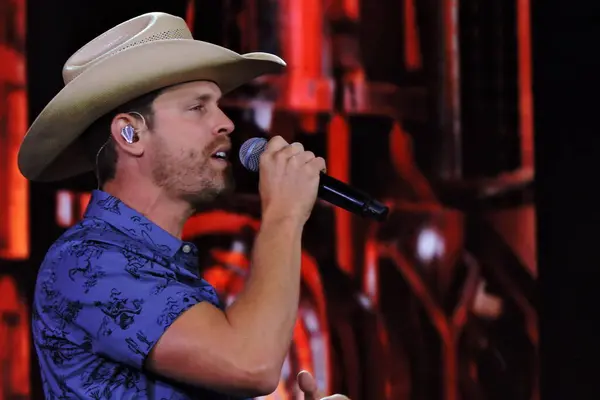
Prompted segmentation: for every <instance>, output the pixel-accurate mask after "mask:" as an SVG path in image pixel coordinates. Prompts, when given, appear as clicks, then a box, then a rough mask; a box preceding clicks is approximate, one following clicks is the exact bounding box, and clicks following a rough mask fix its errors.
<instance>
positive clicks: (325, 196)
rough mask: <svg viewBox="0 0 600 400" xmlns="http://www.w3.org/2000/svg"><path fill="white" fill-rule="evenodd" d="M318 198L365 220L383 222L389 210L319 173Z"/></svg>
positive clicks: (366, 195) (363, 194)
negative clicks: (370, 219)
mask: <svg viewBox="0 0 600 400" xmlns="http://www.w3.org/2000/svg"><path fill="white" fill-rule="evenodd" d="M320 179H321V180H320V182H319V192H318V197H319V198H320V199H322V200H325V201H327V202H328V203H331V204H333V205H334V206H338V207H341V208H343V209H344V210H346V211H349V212H351V213H353V214H357V215H360V216H362V217H365V218H372V219H375V220H377V221H383V220H385V218H386V217H387V214H388V212H389V208H388V207H387V206H385V205H384V204H382V203H380V202H379V201H377V200H375V199H373V198H371V197H370V196H369V195H368V194H366V193H364V192H361V191H360V190H358V189H355V188H353V187H351V186H349V185H347V184H346V183H344V182H342V181H339V180H337V179H335V178H332V177H331V176H329V175H326V174H324V173H322V172H321V178H320Z"/></svg>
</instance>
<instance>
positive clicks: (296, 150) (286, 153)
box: [276, 142, 304, 160]
mask: <svg viewBox="0 0 600 400" xmlns="http://www.w3.org/2000/svg"><path fill="white" fill-rule="evenodd" d="M303 151H304V146H303V145H302V143H298V142H294V143H291V144H289V145H287V146H285V147H283V148H281V149H280V150H279V151H278V152H277V154H276V155H277V157H282V158H284V159H286V160H287V159H289V158H292V157H294V156H297V155H298V154H300V153H302V152H303Z"/></svg>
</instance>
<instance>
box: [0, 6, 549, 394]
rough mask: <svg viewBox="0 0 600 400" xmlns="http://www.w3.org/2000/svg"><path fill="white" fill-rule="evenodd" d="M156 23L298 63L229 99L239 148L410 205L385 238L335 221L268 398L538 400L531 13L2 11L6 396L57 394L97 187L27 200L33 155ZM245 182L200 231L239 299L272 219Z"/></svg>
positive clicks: (215, 268) (317, 246)
mask: <svg viewBox="0 0 600 400" xmlns="http://www.w3.org/2000/svg"><path fill="white" fill-rule="evenodd" d="M50 3H51V4H50ZM149 11H164V12H169V13H172V14H177V15H180V16H182V17H184V18H185V19H186V21H187V22H188V24H189V26H190V29H192V31H193V32H194V34H195V37H196V38H197V39H201V40H207V41H210V42H213V43H217V44H221V45H224V46H227V47H229V48H232V49H233V50H236V51H239V52H249V51H269V52H274V53H276V54H279V55H281V56H282V57H283V58H284V59H285V60H286V61H287V62H288V65H289V68H288V70H287V71H286V72H285V74H283V75H281V76H274V77H268V78H265V79H261V80H259V81H257V82H254V83H252V84H251V85H247V86H245V87H243V88H241V89H240V90H237V91H236V92H235V93H232V94H231V95H230V96H228V98H227V99H226V101H225V103H224V106H225V109H226V111H227V112H228V114H229V115H230V116H231V118H232V119H233V120H234V122H235V123H236V126H237V129H236V132H237V133H236V134H235V135H234V138H233V140H234V145H235V146H239V145H240V144H241V143H243V141H244V140H246V139H247V138H249V137H253V136H264V137H269V136H270V135H272V134H280V135H282V136H284V137H285V138H286V139H288V140H294V141H301V142H303V143H304V144H305V147H308V148H310V149H311V150H313V151H315V153H318V154H320V155H323V156H324V157H325V158H326V159H327V162H328V172H329V174H331V175H333V176H334V177H337V178H338V179H341V180H343V181H346V182H349V183H351V184H352V185H353V186H356V187H358V188H360V189H362V190H365V191H367V192H369V193H371V194H372V195H374V196H375V197H377V198H380V199H383V200H385V201H386V202H387V203H388V204H389V205H390V207H391V208H392V212H391V215H390V217H389V219H388V220H387V221H386V222H385V223H383V224H379V223H371V222H368V221H365V220H362V219H360V218H357V217H354V216H352V215H350V214H348V213H346V212H345V211H343V210H339V209H335V208H331V207H329V206H328V205H327V204H325V203H323V204H318V205H317V207H316V209H315V211H314V213H313V216H312V217H311V219H310V220H309V222H308V225H307V229H306V234H305V240H304V252H303V273H302V301H301V306H300V313H299V318H298V322H297V326H296V330H295V332H294V340H293V344H292V346H291V348H290V352H289V356H288V360H287V362H286V363H285V366H284V369H283V371H282V378H281V384H280V386H279V388H278V390H277V391H276V392H275V393H274V394H273V395H271V396H269V397H268V398H272V399H291V398H294V396H295V394H294V390H295V387H294V376H295V373H296V372H297V371H299V370H300V369H307V370H310V371H312V372H313V373H314V374H315V376H316V377H317V379H318V381H319V385H320V386H321V387H322V388H323V389H324V390H325V391H326V392H343V393H346V394H348V395H349V396H350V397H351V398H352V399H353V400H358V399H419V400H420V399H423V400H424V399H427V400H430V399H444V400H459V399H462V400H471V399H473V400H479V399H511V400H512V399H514V400H519V399H524V400H525V399H527V400H530V399H531V400H537V399H538V398H539V393H538V392H539V390H538V342H539V340H538V322H537V319H538V316H537V315H538V312H537V296H536V287H537V257H536V253H535V248H536V246H535V237H536V236H535V231H534V229H535V214H536V213H535V205H534V203H533V196H532V186H533V181H534V162H533V161H534V154H533V134H534V133H533V122H532V121H533V115H532V93H531V86H532V84H531V82H532V76H531V48H530V47H531V46H530V41H531V34H530V31H531V27H530V4H529V0H463V1H461V2H460V4H458V3H457V2H456V1H452V0H419V1H417V0H370V1H366V0H365V1H360V0H320V1H319V0H303V1H300V0H227V1H199V0H198V1H195V0H185V1H184V0H178V1H169V2H167V1H165V0H162V1H160V0H151V1H144V2H135V1H131V2H127V3H123V2H120V3H117V2H115V1H102V2H101V1H99V0H94V1H87V2H85V3H84V2H76V1H75V0H60V1H54V2H43V1H42V0H30V1H28V2H27V1H25V0H0V60H1V62H0V185H1V186H0V213H2V214H0V266H1V267H2V268H1V269H0V294H1V295H0V314H1V315H0V317H1V320H0V400H2V399H14V398H28V399H29V398H35V399H38V398H42V397H43V394H42V392H41V387H40V384H39V376H38V373H37V362H36V359H35V355H34V353H33V352H32V351H31V343H30V342H31V341H30V333H29V310H28V308H29V304H30V302H31V295H32V289H33V283H34V281H35V274H36V270H37V266H38V265H39V263H40V261H41V259H42V258H43V256H44V253H45V251H46V250H47V248H48V246H49V245H50V243H52V241H53V240H55V239H56V238H57V237H58V235H60V233H61V232H62V231H63V230H64V229H65V228H67V227H69V226H71V225H72V224H74V223H75V222H76V221H77V220H78V218H80V217H81V215H82V213H83V210H84V209H85V206H86V205H87V201H88V199H89V191H90V190H91V189H93V188H94V187H95V185H94V183H95V182H94V178H93V174H90V175H86V176H82V177H80V178H77V179H73V180H70V181H67V182H61V183H58V184H52V185H48V184H37V183H29V182H27V181H26V180H25V179H24V178H23V177H22V176H21V175H20V173H19V171H18V169H17V164H16V154H17V151H18V146H19V143H20V141H21V139H22V137H23V135H24V134H25V132H26V130H27V126H28V124H29V123H30V121H31V120H32V117H33V116H35V115H37V113H39V112H40V111H41V109H42V107H43V106H44V104H45V103H46V102H47V101H48V100H50V98H52V96H54V94H56V92H57V91H58V90H60V88H61V86H62V82H61V72H60V70H61V68H62V64H63V63H64V62H65V61H66V59H67V58H68V57H69V55H70V54H71V53H73V52H74V51H75V50H77V49H78V48H79V47H80V46H82V45H83V44H85V43H86V42H87V41H89V40H91V39H92V38H93V37H95V36H96V35H98V34H100V33H102V32H103V31H105V30H107V29H109V28H110V27H112V26H114V25H116V24H117V23H120V22H122V21H124V20H125V19H128V18H131V17H133V16H136V15H139V14H142V13H145V12H149ZM235 174H236V177H237V182H238V189H239V195H238V196H237V197H236V198H235V199H233V200H232V201H231V202H229V203H227V204H217V205H213V206H210V207H206V209H203V210H200V211H199V213H198V214H197V215H195V216H194V217H193V218H192V219H191V220H190V221H189V223H188V225H187V226H186V229H185V232H184V234H185V237H186V239H188V240H193V241H195V242H196V243H197V244H198V245H199V248H200V249H201V258H200V262H201V265H202V271H203V273H204V277H205V278H206V279H207V280H208V281H209V282H211V283H212V284H213V285H215V287H216V288H217V289H218V291H219V293H220V295H221V296H222V299H223V300H224V301H226V302H230V301H232V300H233V299H235V296H236V294H237V293H238V292H239V291H240V290H241V288H242V287H243V284H244V278H245V275H246V272H247V268H248V256H249V251H250V249H251V246H252V241H253V238H254V234H255V232H256V228H257V226H258V224H259V221H260V219H259V218H260V215H259V211H260V207H259V204H258V197H257V195H256V177H255V176H253V175H251V174H250V173H248V172H246V171H245V170H244V169H243V168H242V167H239V166H236V167H235Z"/></svg>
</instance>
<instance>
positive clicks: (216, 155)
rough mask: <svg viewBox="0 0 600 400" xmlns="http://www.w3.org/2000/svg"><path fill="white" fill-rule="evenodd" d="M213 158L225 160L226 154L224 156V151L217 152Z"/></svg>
mask: <svg viewBox="0 0 600 400" xmlns="http://www.w3.org/2000/svg"><path fill="white" fill-rule="evenodd" d="M215 157H217V158H226V157H227V154H225V152H224V151H218V152H216V153H215Z"/></svg>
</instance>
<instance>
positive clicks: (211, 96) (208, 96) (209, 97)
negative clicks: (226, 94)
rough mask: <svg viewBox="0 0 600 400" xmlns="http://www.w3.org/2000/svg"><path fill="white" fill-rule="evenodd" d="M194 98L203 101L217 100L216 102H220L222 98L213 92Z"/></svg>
mask: <svg viewBox="0 0 600 400" xmlns="http://www.w3.org/2000/svg"><path fill="white" fill-rule="evenodd" d="M194 100H197V101H201V102H203V103H208V102H209V101H211V100H215V102H216V103H218V102H219V100H220V98H218V97H217V96H215V95H214V94H211V93H206V94H201V95H199V96H196V97H194Z"/></svg>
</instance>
